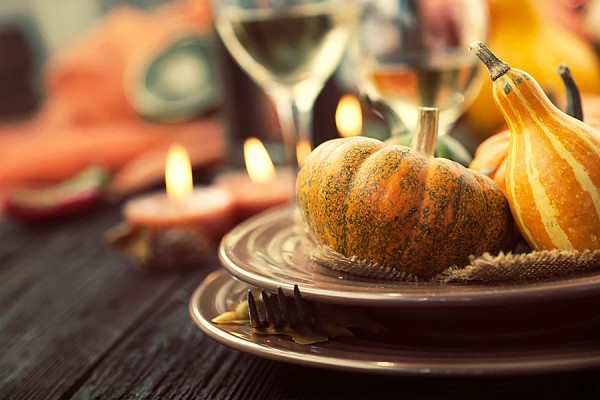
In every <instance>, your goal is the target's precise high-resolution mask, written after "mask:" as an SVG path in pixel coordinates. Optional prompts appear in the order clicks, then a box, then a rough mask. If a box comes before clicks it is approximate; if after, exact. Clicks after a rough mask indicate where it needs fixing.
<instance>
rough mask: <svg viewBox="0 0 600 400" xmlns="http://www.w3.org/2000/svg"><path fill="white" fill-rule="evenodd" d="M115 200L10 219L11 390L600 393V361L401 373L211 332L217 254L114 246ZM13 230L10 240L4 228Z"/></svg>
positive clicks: (4, 269) (4, 352) (1, 293)
mask: <svg viewBox="0 0 600 400" xmlns="http://www.w3.org/2000/svg"><path fill="white" fill-rule="evenodd" d="M118 220H119V212H118V210H117V209H116V208H108V209H106V210H103V211H100V212H99V213H98V214H97V215H95V216H92V217H89V218H86V219H83V220H77V221H71V222H68V223H65V224H62V225H55V226H44V227H39V228H22V227H17V226H14V225H2V226H0V248H2V250H1V254H2V258H0V260H2V265H1V268H0V307H1V313H0V399H28V400H29V399H34V400H37V399H161V400H162V399H377V398H389V399H397V398H417V399H427V398H441V399H472V398H527V399H530V398H539V399H542V398H543V399H548V398H558V399H593V398H599V397H600V383H599V382H600V380H598V379H597V378H598V376H599V375H600V374H599V373H597V372H596V373H594V371H590V372H589V373H579V374H577V375H556V376H542V377H532V378H519V379H505V378H494V379H490V378H486V379H451V378H445V379H432V378H419V379H415V378H402V377H384V376H374V375H364V374H356V373H346V372H337V371H329V370H322V369H315V368H308V367H300V366H295V365H291V364H284V363H280V362H274V361H269V360H266V359H261V358H258V357H255V356H251V355H248V354H244V353H240V352H238V351H235V350H232V349H229V348H227V347H225V346H223V345H220V344H219V343H216V342H214V341H212V340H211V339H209V338H207V337H206V336H204V335H203V334H202V333H201V332H200V331H199V330H198V329H197V328H196V327H195V325H194V324H193V323H192V321H191V319H190V317H189V315H188V300H189V297H190V295H191V293H192V291H193V290H194V288H195V287H196V286H197V285H198V284H199V283H200V282H201V281H202V279H203V278H204V276H205V275H206V274H207V273H209V272H211V271H212V270H214V269H216V268H218V262H217V260H216V257H213V258H211V259H210V260H208V261H207V262H206V263H205V264H204V265H201V266H199V268H198V269H196V270H194V271H191V272H189V273H173V274H162V275H142V274H139V273H136V272H135V271H133V270H132V269H131V268H130V266H129V265H128V264H127V263H126V262H125V261H124V260H123V259H121V258H120V256H119V255H117V254H114V253H112V252H110V251H109V250H107V249H106V248H105V247H104V245H103V244H102V242H101V236H102V233H103V232H104V231H105V230H106V229H107V228H108V227H110V226H112V225H113V224H114V223H116V222H117V221H118ZM8 234H10V236H11V238H12V239H9V242H10V243H9V246H8V249H6V248H5V246H4V243H6V241H5V240H3V239H5V237H6V235H8Z"/></svg>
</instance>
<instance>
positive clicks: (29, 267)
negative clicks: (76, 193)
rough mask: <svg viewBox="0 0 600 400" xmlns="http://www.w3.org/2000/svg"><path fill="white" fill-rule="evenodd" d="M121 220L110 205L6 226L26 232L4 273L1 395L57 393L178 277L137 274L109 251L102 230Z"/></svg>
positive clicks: (0, 278) (0, 279) (0, 277)
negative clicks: (82, 214)
mask: <svg viewBox="0 0 600 400" xmlns="http://www.w3.org/2000/svg"><path fill="white" fill-rule="evenodd" d="M119 219H120V215H119V210H118V208H117V207H112V208H107V209H105V210H101V211H99V212H98V213H97V214H96V215H93V216H90V217H87V218H83V219H80V220H73V221H69V222H67V223H65V224H59V225H54V226H46V227H43V228H42V229H40V230H38V231H35V233H32V234H28V233H27V232H25V233H23V230H21V229H20V228H9V229H8V232H11V230H12V232H13V233H14V232H17V233H18V234H19V235H20V236H21V237H20V238H19V241H18V243H16V244H15V243H13V244H11V248H10V249H9V251H10V255H8V256H7V257H6V258H4V259H3V263H2V269H1V271H0V305H1V307H2V313H1V315H0V327H1V328H0V329H1V335H0V354H2V357H1V358H0V372H1V374H0V375H1V376H0V398H15V399H17V398H23V399H37V398H44V399H50V398H59V397H60V396H61V395H62V394H63V393H65V392H66V391H68V390H69V389H70V388H71V387H72V386H73V385H77V384H78V381H79V379H81V377H82V376H84V375H85V374H86V373H87V371H88V370H89V368H91V367H92V366H93V365H94V364H95V363H97V362H98V361H99V360H100V359H101V357H102V356H103V355H104V354H105V353H106V351H108V350H109V349H110V348H111V347H112V346H114V344H115V343H116V342H117V341H118V339H119V338H120V337H122V336H123V335H124V334H126V333H127V329H128V328H129V327H130V326H132V324H135V323H136V321H139V320H143V319H144V318H145V316H146V314H147V313H148V311H149V310H150V309H151V308H152V307H154V305H155V304H156V303H157V301H160V299H161V298H162V297H163V296H164V295H165V293H166V292H167V291H168V290H169V289H170V288H171V287H172V285H173V283H174V282H175V281H176V280H177V279H178V278H179V277H180V276H179V275H162V276H149V275H142V274H139V273H137V272H135V271H134V270H132V268H131V267H130V266H129V265H128V264H127V262H126V261H125V260H123V259H122V258H121V257H120V256H119V255H118V254H115V253H113V252H112V251H110V250H109V249H108V248H107V247H106V246H105V245H104V243H103V240H102V235H103V232H104V231H105V230H106V229H108V228H109V227H110V226H112V225H114V224H115V223H116V222H117V221H118V220H119ZM5 229H6V228H3V231H2V232H3V234H2V236H4V235H6V230H5ZM27 229H29V228H27ZM28 237H32V239H33V240H32V241H29V240H27V239H28Z"/></svg>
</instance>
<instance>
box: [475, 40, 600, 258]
mask: <svg viewBox="0 0 600 400" xmlns="http://www.w3.org/2000/svg"><path fill="white" fill-rule="evenodd" d="M471 49H472V50H473V51H474V52H475V53H476V54H477V56H478V57H479V58H480V59H481V60H482V61H483V63H484V64H485V65H486V67H487V68H488V70H489V71H490V76H491V78H492V81H493V98H494V101H495V103H496V105H497V106H498V108H499V109H500V111H501V113H502V115H503V117H504V119H505V120H506V122H507V124H508V126H509V130H510V144H509V149H508V159H507V164H506V193H507V197H508V200H509V203H510V207H511V211H512V214H513V216H514V218H515V222H516V224H517V226H518V227H519V230H520V232H521V234H522V235H523V237H524V238H525V240H526V241H527V242H528V243H529V245H530V246H531V247H532V248H534V249H536V250H548V249H560V250H585V249H590V250H595V249H600V132H599V131H598V130H596V129H595V128H593V127H592V126H590V125H588V124H585V123H583V122H581V121H579V120H577V119H576V118H573V117H571V116H569V115H568V114H566V113H564V112H562V111H561V110H559V109H558V108H557V107H555V106H554V105H553V104H552V102H551V101H550V100H549V99H548V97H547V96H546V94H545V93H544V92H543V90H542V88H541V87H540V85H539V84H538V83H537V82H536V81H535V80H534V79H533V78H532V77H531V76H530V75H529V74H527V73H526V72H523V71H520V70H517V69H513V68H511V67H510V66H509V65H508V64H506V63H504V62H502V61H501V60H499V59H498V58H497V57H496V56H495V55H494V54H493V53H492V52H491V51H490V50H489V49H488V48H487V47H486V46H485V45H484V44H483V43H481V42H476V43H474V44H472V45H471Z"/></svg>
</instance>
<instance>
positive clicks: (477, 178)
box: [296, 109, 512, 279]
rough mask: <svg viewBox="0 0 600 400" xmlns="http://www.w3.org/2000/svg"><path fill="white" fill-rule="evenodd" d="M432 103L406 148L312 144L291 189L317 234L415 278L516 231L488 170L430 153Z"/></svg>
mask: <svg viewBox="0 0 600 400" xmlns="http://www.w3.org/2000/svg"><path fill="white" fill-rule="evenodd" d="M432 112H433V111H432V110H431V109H429V110H428V109H423V110H422V117H423V118H422V120H421V123H420V128H419V129H418V130H417V133H416V134H415V139H414V142H413V143H414V144H413V148H412V149H411V148H408V147H405V146H402V145H389V144H386V143H384V142H381V141H379V140H375V139H371V138H365V137H352V138H342V139H334V140H330V141H328V142H325V143H323V144H321V145H320V146H319V147H317V148H316V149H315V150H314V151H313V152H312V153H311V154H310V156H309V157H308V159H307V161H306V164H305V165H304V166H303V167H302V169H301V170H300V172H299V173H298V179H297V184H296V193H297V201H298V204H299V207H300V210H301V213H302V216H303V218H304V220H305V221H306V223H307V224H308V227H309V228H310V230H311V232H312V233H313V234H314V236H315V238H316V239H317V241H318V242H319V244H321V245H326V246H330V247H331V248H332V249H333V250H335V251H337V252H339V253H341V254H342V255H344V256H347V257H352V256H357V257H358V258H359V259H363V260H367V261H370V262H375V263H379V264H381V265H383V266H386V267H390V268H395V269H398V270H400V271H402V272H406V273H409V274H412V275H413V276H416V277H418V278H421V279H427V278H431V277H433V276H435V275H436V274H438V273H440V272H441V271H443V270H444V269H445V268H447V267H449V266H454V265H458V266H462V265H465V264H466V263H467V262H468V257H469V255H471V254H476V255H478V254H482V253H484V252H491V253H496V252H498V251H500V250H502V249H505V247H506V245H507V243H508V242H509V240H510V236H511V232H512V218H511V215H510V209H509V206H508V202H507V200H506V198H505V196H504V195H503V194H502V192H501V191H500V190H499V189H498V187H497V185H496V184H495V183H494V182H493V181H492V180H491V179H489V178H488V177H486V176H484V175H481V174H478V173H476V172H474V171H471V170H469V169H467V168H465V167H463V166H461V165H460V164H458V163H456V162H453V161H450V160H447V159H444V158H433V152H434V149H435V144H436V139H437V119H435V122H432V118H431V113H432ZM435 112H437V110H435ZM436 115H437V114H436Z"/></svg>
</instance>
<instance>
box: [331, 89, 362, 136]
mask: <svg viewBox="0 0 600 400" xmlns="http://www.w3.org/2000/svg"><path fill="white" fill-rule="evenodd" d="M335 125H336V126H337V128H338V131H339V133H340V136H341V137H350V136H358V135H360V134H361V132H362V111H361V108H360V101H359V100H358V98H357V97H356V96H353V95H349V94H348V95H345V96H343V97H342V98H341V99H340V101H339V103H338V106H337V108H336V110H335Z"/></svg>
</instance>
